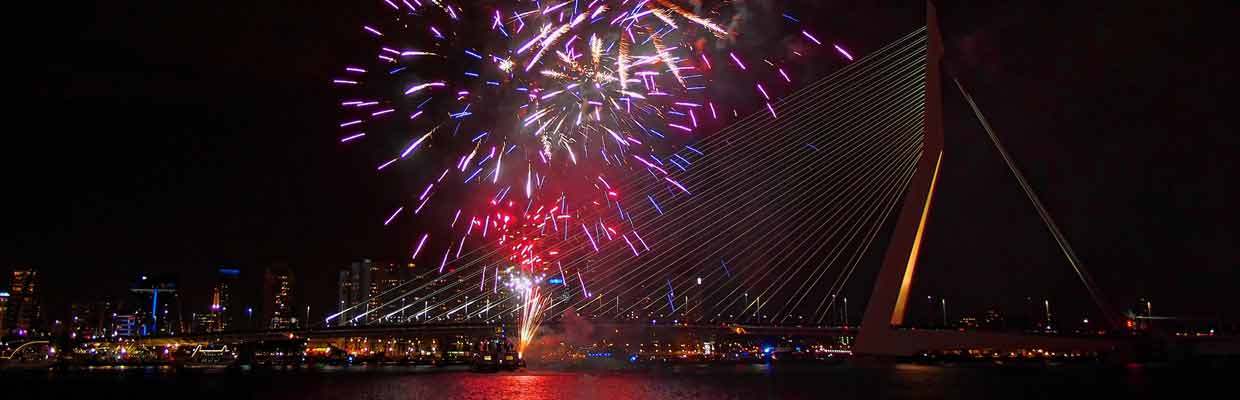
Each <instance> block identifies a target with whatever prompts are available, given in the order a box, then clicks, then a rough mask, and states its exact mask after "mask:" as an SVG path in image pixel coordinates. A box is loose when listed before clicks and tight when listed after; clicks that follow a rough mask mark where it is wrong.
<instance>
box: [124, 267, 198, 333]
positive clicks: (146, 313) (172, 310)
mask: <svg viewBox="0 0 1240 400" xmlns="http://www.w3.org/2000/svg"><path fill="white" fill-rule="evenodd" d="M177 288H178V285H177V279H176V278H175V277H173V276H169V275H165V276H153V275H140V276H139V277H138V279H137V280H136V281H134V283H133V285H132V286H130V289H129V292H130V293H132V294H133V296H134V297H135V298H136V299H137V305H136V309H135V310H134V312H133V315H134V316H135V317H136V318H137V328H136V330H137V332H138V335H140V336H152V335H178V334H181V333H184V331H185V327H184V326H183V325H182V322H183V320H182V319H181V302H180V295H179V294H178V292H177Z"/></svg>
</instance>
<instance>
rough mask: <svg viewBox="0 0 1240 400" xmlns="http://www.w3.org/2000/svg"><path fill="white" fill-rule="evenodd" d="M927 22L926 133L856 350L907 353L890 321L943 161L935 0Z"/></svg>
mask: <svg viewBox="0 0 1240 400" xmlns="http://www.w3.org/2000/svg"><path fill="white" fill-rule="evenodd" d="M926 26H927V30H926V31H927V34H928V35H929V38H928V40H927V42H928V45H927V48H928V51H927V55H926V108H925V117H924V121H925V122H924V124H925V125H924V126H925V138H924V139H923V144H922V150H921V158H920V159H919V160H918V161H917V170H916V172H914V175H913V179H912V180H911V181H910V182H909V186H908V191H907V192H906V193H905V194H904V205H903V206H902V207H901V209H900V215H899V216H898V217H897V219H896V226H895V230H894V232H893V233H892V236H891V241H890V244H889V245H888V247H887V254H886V255H885V256H884V257H883V264H882V267H881V269H880V270H879V272H878V279H877V280H876V281H875V284H874V291H873V292H872V294H871V295H870V301H869V303H868V305H867V306H866V309H865V315H863V316H862V320H861V332H860V334H859V335H858V336H857V342H856V346H855V347H854V349H853V351H854V352H855V353H858V354H872V355H893V356H894V355H908V354H904V353H905V351H900V350H898V349H897V348H898V347H899V346H896V345H895V344H894V343H892V341H898V340H900V338H899V337H898V336H899V335H897V332H895V331H894V330H893V329H892V327H893V326H900V325H903V324H904V312H905V306H906V304H907V302H908V296H909V290H910V289H911V286H912V283H913V275H914V273H915V272H916V269H917V256H918V252H919V250H920V248H921V243H922V236H923V235H924V234H925V230H926V222H927V220H928V219H929V215H930V204H931V203H932V201H933V200H934V187H935V185H936V184H937V183H938V175H939V167H940V166H941V163H942V160H943V82H942V79H941V73H942V71H941V70H940V63H941V61H942V58H943V41H942V38H941V37H940V34H939V23H938V16H937V14H936V12H935V8H934V4H932V3H930V2H926Z"/></svg>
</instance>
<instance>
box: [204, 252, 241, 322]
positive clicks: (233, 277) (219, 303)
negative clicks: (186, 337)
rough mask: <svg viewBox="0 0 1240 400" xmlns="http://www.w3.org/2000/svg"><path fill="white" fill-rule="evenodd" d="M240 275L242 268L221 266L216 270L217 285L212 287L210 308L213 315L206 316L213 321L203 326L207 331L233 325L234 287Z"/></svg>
mask: <svg viewBox="0 0 1240 400" xmlns="http://www.w3.org/2000/svg"><path fill="white" fill-rule="evenodd" d="M240 276H241V270H238V269H233V268H220V269H218V270H217V271H216V281H215V287H213V288H212V289H211V306H210V309H209V310H208V312H209V313H210V314H212V316H211V317H206V321H213V322H212V323H210V324H208V325H207V326H204V327H203V328H204V329H206V332H222V331H226V330H228V328H229V327H231V326H232V321H233V319H232V317H233V314H234V313H236V310H234V309H233V304H232V289H233V286H234V285H235V284H236V282H237V278H238V277H240Z"/></svg>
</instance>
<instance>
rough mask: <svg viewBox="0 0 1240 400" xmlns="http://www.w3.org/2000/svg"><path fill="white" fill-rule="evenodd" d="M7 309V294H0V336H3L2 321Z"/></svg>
mask: <svg viewBox="0 0 1240 400" xmlns="http://www.w3.org/2000/svg"><path fill="white" fill-rule="evenodd" d="M8 309H9V292H0V336H4V334H3V332H4V320H5V316H6V315H7V314H8Z"/></svg>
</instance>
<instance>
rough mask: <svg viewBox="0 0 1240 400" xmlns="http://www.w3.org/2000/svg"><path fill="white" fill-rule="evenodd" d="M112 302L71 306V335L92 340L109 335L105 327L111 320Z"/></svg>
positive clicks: (74, 304)
mask: <svg viewBox="0 0 1240 400" xmlns="http://www.w3.org/2000/svg"><path fill="white" fill-rule="evenodd" d="M111 304H112V302H111V301H108V300H104V301H99V302H94V303H73V304H70V305H69V329H70V335H72V336H73V337H75V338H85V339H92V338H95V337H104V336H107V335H108V333H109V332H108V331H107V330H105V327H106V326H107V325H110V324H105V321H106V320H110V319H111V317H112V314H111V307H110V306H111Z"/></svg>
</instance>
